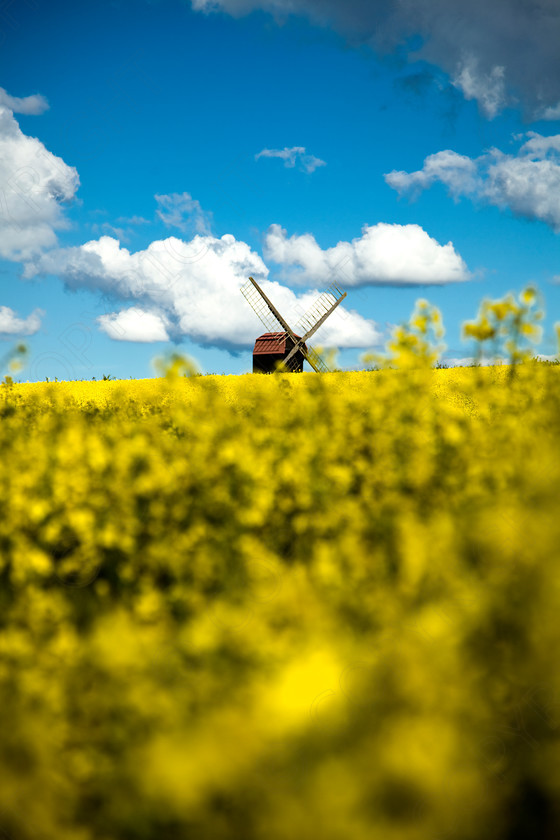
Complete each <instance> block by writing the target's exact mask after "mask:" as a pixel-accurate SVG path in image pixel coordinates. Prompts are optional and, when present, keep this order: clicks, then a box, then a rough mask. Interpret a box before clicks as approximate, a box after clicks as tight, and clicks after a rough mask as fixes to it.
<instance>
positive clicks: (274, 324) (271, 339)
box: [241, 277, 346, 373]
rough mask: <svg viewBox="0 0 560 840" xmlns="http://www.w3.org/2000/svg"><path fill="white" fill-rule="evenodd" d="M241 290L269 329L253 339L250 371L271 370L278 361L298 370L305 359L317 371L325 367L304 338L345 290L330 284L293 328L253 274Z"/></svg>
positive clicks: (321, 321) (311, 333)
mask: <svg viewBox="0 0 560 840" xmlns="http://www.w3.org/2000/svg"><path fill="white" fill-rule="evenodd" d="M241 294H242V295H243V296H244V297H245V299H246V300H247V302H248V303H249V304H250V306H251V307H252V308H253V309H254V311H255V312H256V314H257V315H258V316H259V318H260V319H261V321H262V322H263V324H264V325H265V327H266V328H267V330H268V332H266V333H264V334H263V335H261V336H259V337H258V338H257V340H256V342H255V348H254V351H253V373H272V372H273V371H274V370H276V369H277V367H278V363H279V362H281V363H282V365H283V367H284V369H285V370H289V371H292V372H297V371H301V370H303V362H304V361H307V362H308V363H309V364H310V366H311V367H312V368H313V370H314V371H316V372H317V373H320V372H323V373H324V372H327V371H328V367H327V365H326V364H325V363H324V361H323V360H322V359H321V357H320V356H319V354H318V353H317V352H316V351H315V350H313V348H312V347H310V346H309V345H308V344H307V343H306V342H307V340H308V339H309V338H311V336H312V335H313V334H314V333H315V332H316V331H317V330H318V329H319V327H320V326H321V325H322V324H323V323H324V322H325V321H326V319H327V318H328V317H329V315H331V314H332V313H333V312H334V310H335V309H336V307H337V306H338V305H339V304H340V303H341V302H342V301H343V300H344V298H345V297H346V292H341V291H340V289H339V288H338V287H337V286H335V285H334V284H333V285H332V286H330V287H329V289H327V291H326V292H323V294H321V295H320V296H319V297H318V299H317V300H316V301H315V303H314V304H313V306H312V307H311V309H310V310H309V311H308V312H306V313H305V315H304V316H303V317H302V318H301V319H300V321H299V322H298V324H297V325H296V327H295V330H292V328H291V327H290V325H289V324H288V322H287V321H285V320H284V318H283V317H282V315H281V314H280V313H279V312H278V310H277V309H276V307H275V306H274V304H273V303H272V301H270V300H269V299H268V297H267V296H266V294H265V293H264V292H263V290H262V289H261V287H260V286H259V284H258V283H257V282H256V280H254V279H253V278H252V277H249V280H248V281H247V283H245V285H244V286H242V288H241ZM300 333H303V335H300Z"/></svg>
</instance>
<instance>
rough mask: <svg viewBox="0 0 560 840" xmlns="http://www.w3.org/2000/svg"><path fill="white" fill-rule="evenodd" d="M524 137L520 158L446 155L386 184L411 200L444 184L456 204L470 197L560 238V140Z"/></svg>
mask: <svg viewBox="0 0 560 840" xmlns="http://www.w3.org/2000/svg"><path fill="white" fill-rule="evenodd" d="M525 137H527V138H528V139H527V140H526V141H525V143H523V145H522V146H521V148H520V149H519V151H518V152H517V154H509V155H508V154H504V153H503V152H501V151H499V150H498V149H491V150H490V151H489V152H487V153H486V154H484V155H480V157H477V158H474V159H471V158H469V157H465V156H464V155H459V154H457V153H456V152H453V151H450V150H446V151H442V152H437V153H436V154H434V155H430V156H429V157H427V158H426V160H425V161H424V165H423V167H422V169H420V170H418V171H416V172H397V171H395V172H390V173H388V174H387V175H385V180H386V181H387V183H388V184H389V185H390V186H391V187H393V188H394V189H396V190H397V191H398V192H399V193H401V194H403V193H407V194H411V195H415V194H417V193H418V192H420V191H421V190H424V189H427V188H428V187H430V186H431V185H432V184H434V183H436V182H440V183H442V184H445V186H446V187H447V189H448V190H449V192H450V194H451V195H452V196H453V197H454V198H455V199H458V198H459V197H460V196H468V197H470V198H472V199H477V200H481V201H483V202H487V203H489V204H493V205H496V206H497V207H501V208H504V209H505V208H508V209H509V210H511V212H512V213H514V214H515V215H516V216H522V217H524V218H527V219H539V220H540V221H543V222H545V223H546V224H547V225H550V227H552V228H553V229H554V230H555V231H557V232H560V134H557V135H553V136H550V137H544V136H542V135H541V134H537V133H536V132H533V131H530V132H528V133H527V134H526V135H525Z"/></svg>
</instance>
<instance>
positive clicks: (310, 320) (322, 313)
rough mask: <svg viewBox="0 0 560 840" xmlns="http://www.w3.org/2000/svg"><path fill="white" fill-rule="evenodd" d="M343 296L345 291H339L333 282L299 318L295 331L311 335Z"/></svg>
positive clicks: (299, 333) (307, 335)
mask: <svg viewBox="0 0 560 840" xmlns="http://www.w3.org/2000/svg"><path fill="white" fill-rule="evenodd" d="M345 297H346V292H341V291H340V289H339V288H338V286H336V285H335V284H334V283H333V285H332V286H330V287H329V288H328V289H327V291H326V292H323V293H322V294H321V295H319V297H318V298H317V300H316V301H315V303H314V304H313V306H312V307H311V308H310V309H308V310H307V312H306V313H305V315H303V317H302V318H300V320H299V321H298V323H297V325H296V328H295V332H296V333H298V335H305V336H306V337H310V336H311V335H313V333H314V332H316V331H317V330H318V329H319V327H320V326H321V324H322V323H323V322H324V321H325V320H326V318H327V317H328V316H329V315H330V314H331V312H332V311H333V310H334V309H335V308H336V307H337V306H338V304H339V303H341V301H343V300H344V298H345Z"/></svg>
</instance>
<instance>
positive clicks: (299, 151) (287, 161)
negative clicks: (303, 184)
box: [255, 146, 327, 172]
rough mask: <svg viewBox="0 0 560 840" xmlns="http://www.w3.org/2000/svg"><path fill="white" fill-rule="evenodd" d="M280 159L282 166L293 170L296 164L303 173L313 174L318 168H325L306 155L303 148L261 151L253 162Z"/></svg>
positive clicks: (319, 162)
mask: <svg viewBox="0 0 560 840" xmlns="http://www.w3.org/2000/svg"><path fill="white" fill-rule="evenodd" d="M262 157H266V158H280V160H283V161H284V166H286V167H288V168H293V167H294V166H295V165H296V163H298V164H299V168H300V169H302V170H303V171H304V172H315V170H316V169H317V168H318V167H319V166H326V165H327V164H326V162H325V161H324V160H321V159H320V158H318V157H315V155H308V154H307V153H306V151H305V146H292V147H291V148H287V147H285V148H284V149H263V150H262V151H260V152H259V153H258V154H257V155H255V160H258V159H259V158H262Z"/></svg>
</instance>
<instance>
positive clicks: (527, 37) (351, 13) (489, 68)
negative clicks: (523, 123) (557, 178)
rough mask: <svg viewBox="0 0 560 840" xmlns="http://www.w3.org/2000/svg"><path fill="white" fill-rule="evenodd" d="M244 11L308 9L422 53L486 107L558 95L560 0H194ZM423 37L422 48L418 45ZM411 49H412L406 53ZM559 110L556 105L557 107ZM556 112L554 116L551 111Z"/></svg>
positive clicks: (372, 42)
mask: <svg viewBox="0 0 560 840" xmlns="http://www.w3.org/2000/svg"><path fill="white" fill-rule="evenodd" d="M191 3H192V6H193V8H194V9H196V10H199V11H202V12H206V13H208V12H211V11H215V10H218V9H221V10H224V11H226V12H228V13H229V14H231V15H233V16H235V17H239V16H241V15H244V14H248V13H249V12H251V11H253V10H254V9H262V10H264V11H267V12H270V13H271V14H273V15H274V17H275V18H276V19H277V20H278V21H279V22H281V21H282V18H285V17H286V16H287V15H290V14H295V15H303V16H305V17H307V18H308V19H310V20H311V21H312V22H313V23H315V24H317V25H319V26H324V27H329V28H332V29H335V30H336V31H338V32H339V33H340V34H341V35H343V37H345V38H346V39H347V40H348V41H349V42H350V43H351V44H352V45H359V46H361V45H362V44H368V45H369V46H371V47H373V48H374V49H375V50H376V51H378V52H379V53H381V54H397V55H398V57H399V58H409V60H410V59H423V60H425V61H428V62H430V63H431V64H433V65H436V66H438V67H440V68H442V69H443V70H444V72H445V73H447V74H448V76H449V78H450V79H451V80H453V82H454V84H455V85H456V86H457V87H459V88H460V89H462V90H463V92H464V94H465V96H466V97H467V98H475V99H476V100H477V101H478V103H479V106H480V109H481V110H482V112H483V113H486V114H487V115H488V116H490V117H492V116H494V115H495V114H496V113H497V112H498V111H499V110H500V109H501V108H503V107H504V106H505V105H507V104H510V105H511V104H515V103H516V101H517V103H518V104H521V105H522V107H523V108H524V109H525V110H526V112H527V114H528V115H529V116H534V115H535V114H538V113H542V112H543V111H546V109H547V108H552V109H554V108H555V107H556V105H557V103H558V102H559V100H560V73H559V72H558V45H559V44H560V3H559V2H558V0H515V2H514V0H392V2H381V0H377V2H372V0H345V2H344V3H342V2H340V0H191ZM418 42H420V43H421V46H420V48H418V47H417V44H418ZM407 54H408V55H407ZM553 112H554V110H553ZM557 118H558V117H553V116H549V119H557Z"/></svg>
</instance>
